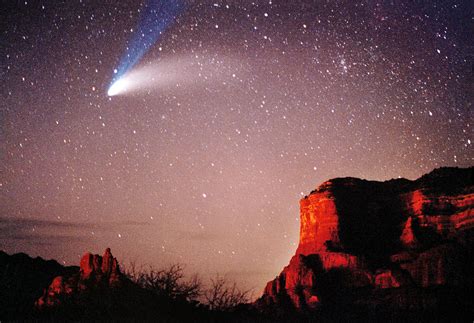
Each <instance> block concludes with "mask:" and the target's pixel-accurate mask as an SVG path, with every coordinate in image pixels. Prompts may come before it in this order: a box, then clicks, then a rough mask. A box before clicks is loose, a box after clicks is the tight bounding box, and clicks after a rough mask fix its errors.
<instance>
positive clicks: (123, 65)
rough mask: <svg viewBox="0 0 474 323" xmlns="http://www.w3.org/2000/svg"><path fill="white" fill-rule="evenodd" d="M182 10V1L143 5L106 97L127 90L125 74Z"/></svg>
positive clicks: (153, 0) (163, 0)
mask: <svg viewBox="0 0 474 323" xmlns="http://www.w3.org/2000/svg"><path fill="white" fill-rule="evenodd" d="M184 9H185V5H184V0H149V1H148V2H147V3H146V4H145V5H144V7H143V8H142V10H141V15H140V19H139V23H138V26H137V28H136V29H135V31H134V32H133V34H132V37H131V39H130V40H129V41H128V43H127V47H126V50H125V52H124V54H123V56H122V58H121V60H120V62H119V64H118V67H117V68H116V69H114V76H113V78H112V82H111V84H110V86H109V89H108V91H107V95H108V96H115V95H119V94H122V93H124V91H125V90H127V88H128V86H129V85H130V81H129V80H128V78H127V77H126V74H127V73H129V72H130V71H131V70H132V69H133V67H134V66H135V65H136V64H137V63H138V62H139V61H140V60H141V58H142V57H143V56H144V55H145V54H146V53H147V52H148V51H149V50H150V48H152V47H153V45H155V43H156V42H157V41H158V40H159V39H160V37H161V36H162V35H163V34H164V32H165V31H166V30H167V29H168V28H169V27H170V26H171V25H172V24H173V23H174V22H175V21H176V18H177V17H178V16H179V14H180V13H181V12H182V11H183V10H184Z"/></svg>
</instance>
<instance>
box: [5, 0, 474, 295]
mask: <svg viewBox="0 0 474 323" xmlns="http://www.w3.org/2000/svg"><path fill="white" fill-rule="evenodd" d="M401 2H402V1H363V2H355V1H327V2H326V1H306V0H305V1H253V2H252V1H217V0H216V1H193V2H189V3H188V8H187V10H185V11H184V12H183V13H182V14H181V15H180V16H179V17H178V19H177V20H176V22H175V23H174V24H173V25H172V26H170V28H169V29H167V30H166V31H165V32H164V33H163V35H162V36H161V39H160V40H159V41H158V42H157V43H156V44H155V45H154V46H152V47H151V49H150V51H149V52H148V53H147V54H146V55H145V56H144V57H143V58H142V60H141V61H140V63H139V64H138V66H136V69H137V70H139V69H148V72H147V73H148V75H149V76H150V73H151V74H152V76H153V77H154V78H156V79H157V80H159V82H158V83H156V84H154V86H153V87H148V88H146V89H142V90H141V91H134V92H130V93H127V94H126V95H121V96H114V97H111V98H109V97H108V96H107V94H106V93H107V89H108V86H109V85H110V81H111V78H112V76H113V70H114V68H116V67H117V64H118V63H119V60H120V58H121V57H122V55H123V53H124V51H125V48H126V47H127V41H129V40H130V39H131V38H132V36H133V32H134V31H135V30H136V29H137V23H138V21H139V15H140V13H139V10H140V8H141V7H142V5H143V3H140V2H139V1H120V4H119V5H117V3H119V2H118V1H86V0H83V1H79V0H74V1H72V0H71V1H2V2H1V6H2V8H1V10H0V11H1V13H0V15H1V16H0V31H1V39H0V67H1V70H0V82H1V87H0V91H1V100H0V113H1V114H0V117H1V132H0V136H1V146H0V159H1V160H0V161H1V166H0V167H1V168H0V169H1V173H0V174H1V175H0V176H1V177H0V183H1V184H0V203H1V214H0V229H1V235H0V249H4V250H6V251H7V252H20V251H23V252H27V253H29V254H31V255H41V256H43V257H46V258H55V259H58V260H59V261H60V262H63V261H64V262H65V263H67V264H77V263H78V261H79V257H80V255H81V254H82V253H83V252H85V251H87V250H90V251H92V252H96V253H101V252H102V251H103V250H104V249H105V248H106V247H111V248H112V252H113V253H114V255H116V256H117V257H118V258H119V259H120V260H122V261H125V262H126V263H127V262H129V261H136V262H137V263H139V264H151V265H155V266H158V267H159V266H163V265H166V264H169V263H174V262H180V263H183V264H186V265H187V269H188V270H189V272H198V273H200V274H202V275H203V276H205V275H207V274H214V273H217V272H219V273H221V274H226V275H228V276H229V277H230V278H232V279H234V280H236V281H237V282H238V283H239V284H240V285H241V286H243V287H255V288H256V292H257V293H258V292H260V290H261V289H262V288H263V287H264V284H265V282H266V281H268V280H270V279H272V278H273V277H274V276H275V275H276V274H277V273H278V272H279V271H280V270H281V268H282V267H283V266H284V265H285V264H286V263H287V262H288V260H289V258H290V256H291V255H292V254H293V253H294V251H295V249H296V244H297V241H298V232H299V210H298V201H299V199H300V198H301V196H302V195H305V194H307V193H309V192H310V191H311V190H312V189H314V188H315V187H316V186H317V185H318V184H320V183H321V182H323V181H324V180H327V179H329V178H332V177H341V176H354V177H362V178H367V179H377V180H386V179H390V178H394V177H398V176H402V177H406V178H410V179H414V178H416V177H418V176H420V175H422V174H423V173H426V172H428V171H430V170H432V169H433V168H436V167H440V166H470V165H472V164H473V160H474V155H473V152H472V144H471V143H472V140H474V139H473V138H472V101H473V96H474V94H473V93H474V86H473V80H474V75H473V56H474V48H473V44H474V39H473V38H474V37H473V33H472V31H473V26H474V23H473V3H472V1H407V2H406V4H401ZM160 72H161V73H160Z"/></svg>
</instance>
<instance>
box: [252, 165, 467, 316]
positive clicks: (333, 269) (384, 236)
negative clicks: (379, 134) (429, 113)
mask: <svg viewBox="0 0 474 323" xmlns="http://www.w3.org/2000/svg"><path fill="white" fill-rule="evenodd" d="M473 173H474V168H473V167H471V168H468V169H460V168H440V169H437V170H434V171H433V172H431V173H429V174H427V175H424V176H422V177H421V178H419V179H417V180H415V181H409V180H406V179H396V180H390V181H386V182H376V181H366V180H361V179H357V178H336V179H333V180H329V181H327V182H325V183H323V184H322V185H320V186H319V187H318V188H317V189H316V190H314V191H313V192H311V194H310V195H308V196H306V197H304V198H303V199H301V201H300V217H301V222H300V240H299V245H298V248H297V250H296V253H295V255H294V256H293V257H292V259H291V260H290V263H289V265H288V266H286V267H285V268H284V269H283V271H282V272H281V274H280V275H278V277H276V278H275V279H274V280H272V281H270V282H269V283H268V284H267V286H266V287H265V290H264V293H263V296H262V297H261V298H260V299H259V300H258V301H257V303H256V304H257V306H259V307H260V308H264V309H265V308H267V309H268V308H270V309H271V308H278V309H281V308H288V307H290V308H293V309H296V310H297V311H311V310H317V309H318V308H321V307H324V306H326V307H333V308H342V307H343V306H344V305H347V306H350V307H351V308H354V307H362V308H365V309H367V308H369V309H374V308H378V309H380V308H382V309H384V310H397V311H399V310H427V309H431V308H440V307H443V306H449V304H447V303H450V302H454V303H457V304H459V305H458V306H461V307H462V306H465V308H469V307H470V306H471V305H472V304H471V303H472V302H471V303H469V301H467V300H466V299H467V298H466V297H465V296H466V295H468V294H467V293H468V290H469V288H472V287H473V286H474V284H473V277H472V274H471V273H472V270H473V269H474V266H473V262H472V259H473V258H472V256H473V250H474V249H473V246H474V244H473V241H474V240H473V232H474V230H473V229H474V212H473V209H474V180H473V178H474V175H473ZM468 298H469V297H468ZM466 302H468V303H466ZM463 304H464V305H463Z"/></svg>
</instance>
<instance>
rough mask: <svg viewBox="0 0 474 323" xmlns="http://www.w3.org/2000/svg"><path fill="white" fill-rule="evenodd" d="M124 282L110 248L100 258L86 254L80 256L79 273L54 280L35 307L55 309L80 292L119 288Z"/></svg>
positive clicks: (124, 279) (123, 276)
mask: <svg viewBox="0 0 474 323" xmlns="http://www.w3.org/2000/svg"><path fill="white" fill-rule="evenodd" d="M126 280H127V279H126V277H125V275H124V274H122V273H121V271H120V268H119V265H118V262H117V259H115V258H114V257H113V256H112V253H111V252H110V248H107V249H106V250H105V252H104V255H103V256H102V257H101V256H99V255H93V254H91V253H86V254H85V255H84V256H82V259H81V262H80V268H79V272H78V273H75V274H72V275H69V276H58V277H56V278H54V279H53V281H52V283H51V284H50V285H49V287H48V288H47V289H46V290H45V291H44V293H43V295H42V296H41V297H40V298H39V299H38V300H37V301H36V304H35V305H36V307H37V308H38V309H44V308H50V307H55V306H58V305H60V304H61V302H63V301H64V300H68V299H70V298H72V297H75V296H77V295H78V294H80V293H82V292H87V291H92V290H94V291H96V290H106V289H113V288H119V287H121V286H122V285H123V283H124V282H125V281H126Z"/></svg>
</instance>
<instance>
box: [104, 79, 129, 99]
mask: <svg viewBox="0 0 474 323" xmlns="http://www.w3.org/2000/svg"><path fill="white" fill-rule="evenodd" d="M128 85H129V82H128V81H127V79H126V78H124V77H122V78H120V79H118V80H117V81H115V82H114V83H112V85H111V86H110V88H109V90H108V91H107V95H108V96H114V95H118V94H121V93H123V92H125V91H126V90H127V88H128Z"/></svg>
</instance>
